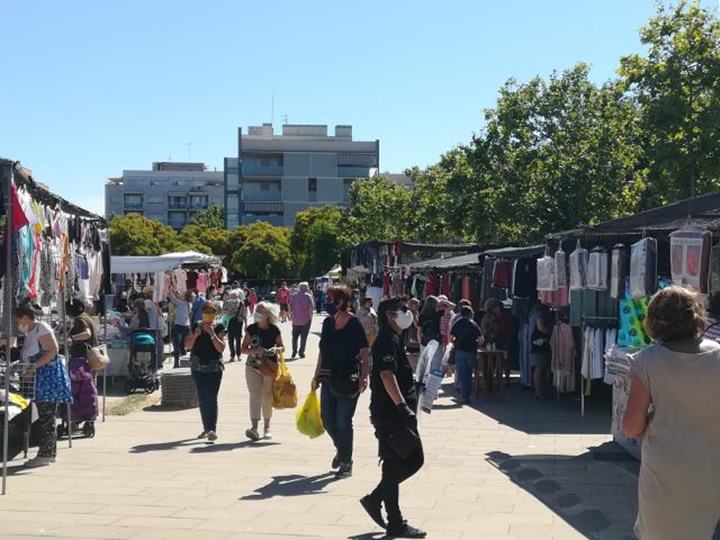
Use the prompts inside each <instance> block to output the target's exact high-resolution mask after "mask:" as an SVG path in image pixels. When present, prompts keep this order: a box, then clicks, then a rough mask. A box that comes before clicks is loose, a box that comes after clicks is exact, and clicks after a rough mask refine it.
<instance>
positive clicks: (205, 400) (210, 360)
mask: <svg viewBox="0 0 720 540" xmlns="http://www.w3.org/2000/svg"><path fill="white" fill-rule="evenodd" d="M217 314H218V312H217V308H216V307H215V305H214V304H213V303H212V302H205V304H203V307H202V322H201V323H200V324H198V325H197V327H196V328H195V330H194V331H193V332H192V333H191V334H189V335H188V337H187V339H186V340H185V346H186V347H187V348H188V349H190V351H191V359H190V360H191V368H190V369H191V373H192V378H193V381H194V382H195V389H196V390H197V395H198V401H199V405H200V418H201V420H202V427H203V430H202V432H201V433H200V435H198V439H205V438H207V440H209V441H211V442H212V441H215V440H216V439H217V419H218V400H217V398H218V393H219V392H220V383H221V382H222V375H223V369H224V368H223V362H222V355H223V352H224V351H225V339H224V338H225V327H224V326H223V325H222V324H217V325H216V324H214V323H215V317H216V316H217Z"/></svg>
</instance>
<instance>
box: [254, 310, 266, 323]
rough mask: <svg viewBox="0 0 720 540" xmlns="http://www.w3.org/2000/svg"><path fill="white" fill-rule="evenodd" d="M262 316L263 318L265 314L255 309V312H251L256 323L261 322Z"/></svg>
mask: <svg viewBox="0 0 720 540" xmlns="http://www.w3.org/2000/svg"><path fill="white" fill-rule="evenodd" d="M264 318H265V315H263V314H262V313H258V312H257V311H256V312H255V313H253V320H254V321H255V322H256V323H261V322H262V321H263V319H264Z"/></svg>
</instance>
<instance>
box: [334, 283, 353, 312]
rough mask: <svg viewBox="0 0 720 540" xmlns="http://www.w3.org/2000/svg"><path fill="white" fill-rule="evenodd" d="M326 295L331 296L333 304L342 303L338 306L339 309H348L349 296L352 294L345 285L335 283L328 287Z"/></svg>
mask: <svg viewBox="0 0 720 540" xmlns="http://www.w3.org/2000/svg"><path fill="white" fill-rule="evenodd" d="M328 295H329V296H331V297H332V300H333V302H334V303H335V305H337V304H338V303H340V304H342V307H338V309H340V310H341V311H345V310H347V309H348V307H349V305H350V297H351V296H352V292H351V291H350V288H349V287H347V286H345V285H336V286H334V287H330V289H328Z"/></svg>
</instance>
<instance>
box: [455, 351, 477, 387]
mask: <svg viewBox="0 0 720 540" xmlns="http://www.w3.org/2000/svg"><path fill="white" fill-rule="evenodd" d="M476 356H477V355H476V354H475V353H472V352H470V351H461V350H459V349H455V370H456V372H457V376H458V382H459V383H460V395H461V396H462V398H463V399H470V394H471V393H472V378H473V369H474V367H475V358H476Z"/></svg>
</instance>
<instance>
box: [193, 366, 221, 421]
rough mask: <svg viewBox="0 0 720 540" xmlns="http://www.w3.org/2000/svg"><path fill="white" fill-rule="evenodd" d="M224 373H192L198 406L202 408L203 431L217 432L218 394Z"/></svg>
mask: <svg viewBox="0 0 720 540" xmlns="http://www.w3.org/2000/svg"><path fill="white" fill-rule="evenodd" d="M222 375H223V372H222V371H213V372H210V373H201V372H199V371H193V372H192V378H193V381H195V390H197V396H198V405H199V406H200V419H201V420H202V425H203V431H217V419H218V399H217V398H218V393H219V392H220V383H221V382H222Z"/></svg>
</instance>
